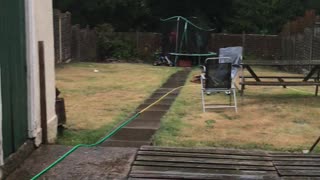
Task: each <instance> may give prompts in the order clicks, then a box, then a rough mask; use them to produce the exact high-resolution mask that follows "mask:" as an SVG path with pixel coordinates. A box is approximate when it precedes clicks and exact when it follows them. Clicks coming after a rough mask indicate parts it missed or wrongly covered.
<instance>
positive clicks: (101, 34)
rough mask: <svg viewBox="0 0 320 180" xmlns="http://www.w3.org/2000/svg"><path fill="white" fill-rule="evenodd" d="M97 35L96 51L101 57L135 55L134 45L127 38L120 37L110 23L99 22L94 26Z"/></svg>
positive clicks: (118, 57)
mask: <svg viewBox="0 0 320 180" xmlns="http://www.w3.org/2000/svg"><path fill="white" fill-rule="evenodd" d="M96 32H97V36H98V53H99V56H100V58H101V59H105V58H108V57H113V58H117V59H122V58H124V59H128V58H132V57H136V55H137V53H136V51H135V48H134V46H133V45H132V43H131V42H130V41H128V40H125V39H123V38H120V37H119V36H117V35H116V33H115V32H114V28H113V27H112V25H110V24H101V25H99V26H97V28H96Z"/></svg>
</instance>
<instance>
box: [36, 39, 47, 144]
mask: <svg viewBox="0 0 320 180" xmlns="http://www.w3.org/2000/svg"><path fill="white" fill-rule="evenodd" d="M38 48H39V49H38V53H39V77H40V107H41V108H40V117H41V128H42V142H44V143H47V142H48V134H47V133H48V127H47V97H46V94H47V93H46V67H45V66H46V65H45V52H44V42H43V41H39V42H38Z"/></svg>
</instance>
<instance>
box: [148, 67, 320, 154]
mask: <svg viewBox="0 0 320 180" xmlns="http://www.w3.org/2000/svg"><path fill="white" fill-rule="evenodd" d="M199 72H200V70H199V69H195V70H194V71H193V72H192V73H191V75H190V77H189V79H191V77H192V76H193V75H195V74H199ZM256 72H258V74H261V75H263V74H268V75H271V74H282V75H293V74H289V73H285V72H279V71H277V70H274V69H261V68H260V69H257V70H256ZM187 85H194V84H193V83H191V82H189V81H188V83H187ZM207 99H209V101H215V102H217V101H219V102H221V101H226V102H227V100H228V97H227V96H226V95H224V94H222V93H221V94H215V95H210V96H207ZM238 106H239V112H238V113H235V112H234V109H224V110H219V111H211V112H206V113H203V112H202V106H201V96H200V85H198V86H189V87H188V86H186V87H184V88H183V89H182V91H181V94H180V95H179V97H178V98H177V100H176V101H175V103H174V104H173V107H172V108H171V110H170V112H169V113H168V114H167V115H166V116H165V117H164V118H163V121H162V126H161V128H160V130H159V131H158V132H157V134H156V136H155V137H154V144H155V145H159V146H184V147H232V148H242V149H264V150H279V151H301V150H303V149H309V148H310V147H311V145H312V144H313V142H314V141H315V140H316V138H317V137H318V136H320V119H319V117H320V109H319V107H320V97H315V96H314V87H294V88H290V87H289V88H287V89H284V88H282V87H263V86H260V87H257V86H248V87H247V89H246V90H245V94H244V96H243V97H240V96H238Z"/></svg>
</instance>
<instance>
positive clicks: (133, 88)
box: [56, 63, 178, 145]
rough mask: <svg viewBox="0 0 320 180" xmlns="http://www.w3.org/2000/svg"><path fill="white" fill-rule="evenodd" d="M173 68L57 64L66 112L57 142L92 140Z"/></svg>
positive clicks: (127, 114) (146, 94)
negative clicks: (63, 128) (62, 132)
mask: <svg viewBox="0 0 320 180" xmlns="http://www.w3.org/2000/svg"><path fill="white" fill-rule="evenodd" d="M95 70H98V72H94V71H95ZM177 70H178V69H177V68H168V67H155V66H151V65H146V64H128V63H119V64H97V63H71V64H67V65H62V66H59V67H57V68H56V86H57V87H58V88H59V90H60V91H61V96H62V97H64V98H65V103H66V112H67V125H66V127H67V129H66V130H65V131H64V135H62V136H60V137H59V139H58V143H59V144H65V145H75V144H78V143H93V142H96V141H97V140H98V139H99V138H101V137H102V136H104V135H105V134H106V133H107V132H108V131H110V130H111V129H112V128H114V127H115V126H116V125H117V124H118V123H120V122H121V121H123V120H125V119H126V118H128V117H129V115H130V114H132V113H133V112H134V110H135V108H136V107H137V106H138V105H139V104H140V103H142V102H143V101H144V99H146V98H147V97H148V96H149V95H150V94H151V93H152V92H153V91H154V90H155V89H156V88H158V87H160V86H161V85H162V83H164V82H165V81H166V80H167V78H168V77H169V76H170V75H171V74H173V73H174V72H176V71H177Z"/></svg>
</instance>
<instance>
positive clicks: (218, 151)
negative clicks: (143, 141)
mask: <svg viewBox="0 0 320 180" xmlns="http://www.w3.org/2000/svg"><path fill="white" fill-rule="evenodd" d="M140 150H141V151H165V152H186V153H187V152H190V153H210V154H225V155H246V156H269V154H268V153H266V152H263V151H248V150H238V149H236V150H235V149H217V148H201V149H197V148H173V147H157V146H142V147H141V148H140Z"/></svg>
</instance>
